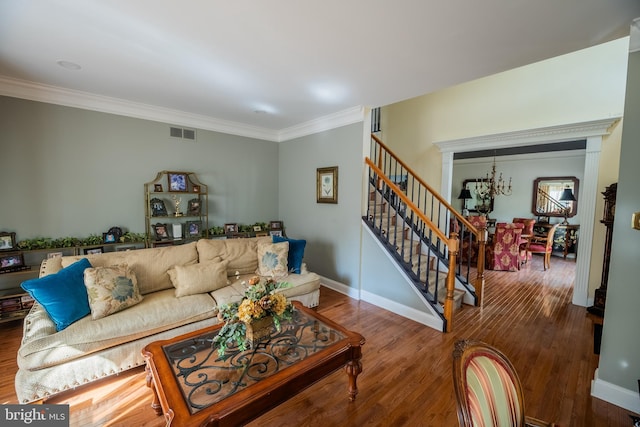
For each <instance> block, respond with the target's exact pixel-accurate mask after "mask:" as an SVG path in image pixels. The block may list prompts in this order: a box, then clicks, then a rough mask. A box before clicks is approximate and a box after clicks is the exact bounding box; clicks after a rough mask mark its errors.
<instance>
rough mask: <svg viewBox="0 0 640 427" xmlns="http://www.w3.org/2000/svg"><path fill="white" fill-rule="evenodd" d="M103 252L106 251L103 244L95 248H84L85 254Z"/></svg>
mask: <svg viewBox="0 0 640 427" xmlns="http://www.w3.org/2000/svg"><path fill="white" fill-rule="evenodd" d="M101 253H104V248H103V247H102V246H99V247H95V248H84V254H85V255H96V254H101Z"/></svg>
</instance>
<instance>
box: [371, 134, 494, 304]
mask: <svg viewBox="0 0 640 427" xmlns="http://www.w3.org/2000/svg"><path fill="white" fill-rule="evenodd" d="M371 138H372V139H373V140H374V141H375V142H376V143H377V144H378V145H379V150H378V151H379V152H378V163H379V164H380V165H379V166H376V169H377V174H378V177H382V176H384V173H383V172H382V171H381V169H382V151H383V149H384V151H386V152H387V153H389V155H390V156H391V157H392V158H393V160H394V161H395V162H397V163H398V164H399V165H400V166H402V167H403V168H404V169H405V170H406V171H407V173H408V174H410V175H411V176H412V177H413V179H415V180H416V181H418V183H419V184H420V185H422V186H423V187H424V188H426V189H427V190H428V191H429V192H430V193H431V195H432V196H433V197H434V198H435V199H436V200H438V201H439V202H440V203H441V204H442V205H443V206H444V207H445V208H446V209H447V211H448V212H449V214H450V215H452V216H453V217H454V218H455V219H456V220H458V221H459V222H460V223H461V225H463V228H465V229H466V230H467V231H469V232H470V233H472V234H474V235H475V236H476V239H477V241H478V263H477V273H476V280H475V282H474V287H475V290H476V298H477V304H478V305H479V306H482V294H483V287H484V264H485V262H484V260H485V247H486V242H487V231H486V229H485V230H478V229H477V228H476V227H474V226H473V225H472V224H471V223H470V222H469V221H468V220H467V219H466V218H465V217H464V216H462V214H460V213H459V212H458V211H457V210H456V209H455V208H454V207H453V206H451V204H449V202H447V201H446V200H445V199H444V198H443V197H442V196H441V195H440V193H438V192H437V191H436V190H435V189H433V188H432V187H431V186H430V185H429V184H427V183H426V182H425V181H424V180H423V179H422V178H420V176H418V174H417V173H415V172H414V171H413V169H411V168H410V167H409V166H408V165H407V164H406V163H405V162H403V161H402V160H401V159H400V158H398V156H396V155H395V154H394V153H393V152H392V151H391V150H390V149H389V147H387V146H386V145H385V143H384V142H382V141H381V140H380V138H378V137H377V136H376V135H374V134H371ZM367 160H368V159H367ZM367 164H369V165H373V162H372V161H370V160H368V161H367ZM380 181H381V178H378V181H377V184H378V185H379V183H380ZM393 186H394V190H395V191H398V190H399V188H398V187H397V186H395V184H393ZM400 193H402V191H400ZM412 206H414V207H415V205H414V204H413V203H412ZM416 212H419V209H418V210H417V211H416ZM429 224H431V225H432V227H430V228H431V229H432V230H439V228H438V227H436V226H435V225H434V224H433V222H431V221H429ZM444 241H446V239H444Z"/></svg>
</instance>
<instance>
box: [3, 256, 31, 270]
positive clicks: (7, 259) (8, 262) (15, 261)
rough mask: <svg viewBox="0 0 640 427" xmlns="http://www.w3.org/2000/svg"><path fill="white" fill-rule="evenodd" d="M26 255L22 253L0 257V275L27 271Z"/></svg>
mask: <svg viewBox="0 0 640 427" xmlns="http://www.w3.org/2000/svg"><path fill="white" fill-rule="evenodd" d="M27 269H29V266H27V265H26V264H25V262H24V255H22V253H21V252H18V253H10V254H3V255H0V273H7V272H11V271H20V270H27Z"/></svg>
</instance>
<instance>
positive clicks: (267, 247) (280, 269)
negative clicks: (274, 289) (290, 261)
mask: <svg viewBox="0 0 640 427" xmlns="http://www.w3.org/2000/svg"><path fill="white" fill-rule="evenodd" d="M288 255H289V242H281V243H270V242H268V241H267V242H259V243H258V270H256V274H258V275H260V276H266V277H273V278H274V279H279V278H283V277H286V276H287V273H288V271H289V269H288V268H287V256H288Z"/></svg>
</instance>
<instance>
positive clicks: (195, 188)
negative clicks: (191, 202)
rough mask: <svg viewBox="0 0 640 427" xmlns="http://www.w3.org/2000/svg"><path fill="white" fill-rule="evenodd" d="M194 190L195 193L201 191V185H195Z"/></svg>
mask: <svg viewBox="0 0 640 427" xmlns="http://www.w3.org/2000/svg"><path fill="white" fill-rule="evenodd" d="M193 192H194V193H199V192H200V186H199V185H194V186H193Z"/></svg>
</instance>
